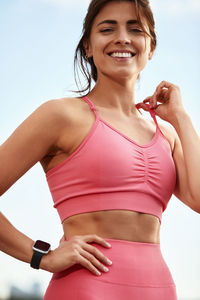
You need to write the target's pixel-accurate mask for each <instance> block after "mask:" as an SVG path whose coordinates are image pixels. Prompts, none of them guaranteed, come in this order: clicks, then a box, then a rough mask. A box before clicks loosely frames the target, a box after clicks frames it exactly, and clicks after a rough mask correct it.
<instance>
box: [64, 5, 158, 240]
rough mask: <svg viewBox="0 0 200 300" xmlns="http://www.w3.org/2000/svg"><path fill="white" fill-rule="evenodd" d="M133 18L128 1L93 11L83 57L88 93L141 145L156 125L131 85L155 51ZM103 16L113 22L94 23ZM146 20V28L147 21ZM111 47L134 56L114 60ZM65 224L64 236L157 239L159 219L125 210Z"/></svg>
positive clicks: (94, 214) (90, 215)
mask: <svg viewBox="0 0 200 300" xmlns="http://www.w3.org/2000/svg"><path fill="white" fill-rule="evenodd" d="M135 19H136V14H135V7H134V5H133V4H132V3H130V2H125V3H124V2H123V3H122V2H112V3H109V4H107V5H106V6H105V7H104V8H103V9H102V10H101V11H100V13H99V14H98V15H97V17H96V19H95V21H94V24H93V26H92V30H91V35H90V39H89V41H87V42H86V43H85V48H86V52H87V55H88V57H93V60H94V63H95V65H96V68H97V72H98V81H97V83H96V85H95V87H94V89H93V90H92V91H91V93H89V95H88V97H89V98H90V99H91V100H92V101H93V103H94V104H95V105H96V107H98V112H99V114H100V116H101V117H102V118H103V119H104V120H106V121H107V120H108V123H111V124H114V127H115V128H118V129H119V131H120V132H126V135H128V136H129V137H131V138H132V139H133V140H136V141H138V143H139V144H145V143H148V142H149V141H150V140H151V139H152V137H153V135H154V133H155V125H153V124H149V122H147V121H146V122H144V119H143V118H141V115H140V113H139V112H138V111H137V109H136V108H135V105H134V103H135V101H134V87H135V84H136V80H137V77H138V75H139V73H140V72H141V71H142V70H143V69H144V67H145V66H146V64H147V62H148V60H150V59H151V58H152V56H153V52H154V51H153V50H152V49H151V40H150V37H148V36H147V35H145V34H144V32H143V31H142V29H141V28H140V26H139V25H138V24H127V22H128V21H129V20H135ZM104 20H115V22H116V24H108V23H105V24H101V25H98V24H99V23H101V22H102V21H104ZM144 24H145V27H146V28H147V30H148V26H147V24H146V21H145V20H144ZM114 50H130V51H133V52H136V53H137V55H136V56H135V57H134V58H131V59H129V60H128V61H125V62H122V61H117V60H116V59H113V58H112V57H111V56H109V55H108V53H110V52H113V51H114ZM105 95H106V96H105ZM116 120H118V122H116ZM145 131H146V132H145ZM137 133H138V134H137ZM139 133H141V134H139ZM139 136H140V138H139ZM82 224H84V226H82ZM63 228H64V232H66V234H67V236H68V237H71V236H73V235H75V234H77V233H79V234H80V233H81V234H87V233H91V232H92V233H93V232H94V233H97V234H98V235H100V236H102V237H109V238H114V239H124V240H129V241H138V242H149V243H159V242H160V236H159V233H160V223H159V220H158V218H157V217H156V216H153V215H149V214H144V213H140V212H134V211H128V210H110V211H100V212H92V213H84V214H81V215H76V216H72V217H69V218H68V219H67V220H65V222H64V224H63Z"/></svg>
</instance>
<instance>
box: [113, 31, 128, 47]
mask: <svg viewBox="0 0 200 300" xmlns="http://www.w3.org/2000/svg"><path fill="white" fill-rule="evenodd" d="M130 43H131V41H130V37H129V35H128V33H127V31H126V30H119V31H118V32H117V34H116V38H115V44H121V45H126V44H130Z"/></svg>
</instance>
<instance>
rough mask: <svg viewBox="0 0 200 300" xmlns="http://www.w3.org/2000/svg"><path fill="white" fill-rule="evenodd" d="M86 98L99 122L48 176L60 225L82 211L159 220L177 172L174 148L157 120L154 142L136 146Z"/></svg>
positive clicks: (169, 196)
mask: <svg viewBox="0 0 200 300" xmlns="http://www.w3.org/2000/svg"><path fill="white" fill-rule="evenodd" d="M83 99H84V100H85V101H87V102H88V103H89V105H90V107H91V109H93V111H94V112H95V114H96V121H95V123H94V124H93V126H92V128H91V130H90V132H89V134H88V135H87V137H86V138H85V139H84V141H83V142H82V143H81V144H80V145H79V147H78V148H77V149H76V150H75V151H74V152H73V153H72V154H71V155H70V156H69V157H68V158H67V159H65V160H64V161H63V162H62V163H61V164H59V165H58V166H56V167H55V168H53V169H51V170H50V171H48V172H47V174H46V175H47V181H48V185H49V188H50V191H51V194H52V197H53V200H54V207H55V208H57V210H58V213H59V215H60V218H61V221H62V222H63V221H64V219H66V218H67V217H69V216H71V215H75V214H79V213H83V212H91V211H100V210H110V209H125V210H132V211H139V212H143V213H149V214H152V215H155V216H157V217H158V218H159V220H160V222H161V218H162V212H163V211H164V210H165V209H166V207H167V204H168V202H169V199H170V198H171V195H172V193H173V191H174V187H175V182H176V171H175V165H174V161H173V158H172V153H171V147H170V144H169V142H168V140H167V139H166V138H165V136H164V135H163V134H162V132H161V131H160V128H159V127H158V125H157V122H156V133H155V135H154V137H153V139H152V140H151V141H150V142H149V143H148V144H146V145H138V144H137V143H135V142H134V141H132V140H131V139H129V138H128V137H126V136H125V135H123V134H122V133H120V132H118V131H117V130H116V129H114V128H113V127H112V126H111V125H109V124H108V123H106V122H105V121H104V120H102V119H101V118H100V117H99V116H98V114H97V111H96V108H95V107H94V105H93V104H92V102H91V101H90V100H89V99H88V98H87V97H84V98H83ZM154 120H155V118H154Z"/></svg>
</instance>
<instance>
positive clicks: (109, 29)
mask: <svg viewBox="0 0 200 300" xmlns="http://www.w3.org/2000/svg"><path fill="white" fill-rule="evenodd" d="M110 31H113V29H112V28H105V29H101V30H100V32H110Z"/></svg>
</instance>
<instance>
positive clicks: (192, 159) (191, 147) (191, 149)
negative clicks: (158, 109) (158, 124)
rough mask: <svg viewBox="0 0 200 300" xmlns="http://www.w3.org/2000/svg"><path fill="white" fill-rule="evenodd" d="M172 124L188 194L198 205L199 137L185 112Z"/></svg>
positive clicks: (199, 181)
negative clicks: (178, 143)
mask: <svg viewBox="0 0 200 300" xmlns="http://www.w3.org/2000/svg"><path fill="white" fill-rule="evenodd" d="M172 125H173V126H174V128H175V130H176V132H177V134H178V136H179V139H180V141H181V145H182V149H183V156H184V162H185V169H186V176H187V183H188V188H189V191H190V194H191V195H192V198H193V199H194V201H195V202H196V204H197V205H198V206H199V207H200V137H199V136H198V134H197V132H196V130H195V128H194V126H193V124H192V121H191V119H190V117H189V115H188V114H187V113H186V112H181V113H179V114H178V115H177V116H176V118H175V120H174V122H173V124H172Z"/></svg>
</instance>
